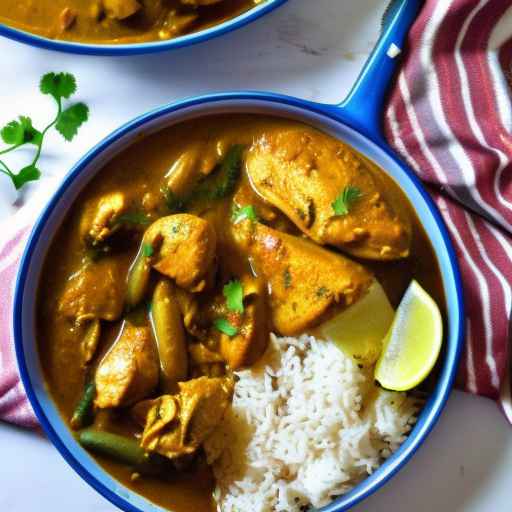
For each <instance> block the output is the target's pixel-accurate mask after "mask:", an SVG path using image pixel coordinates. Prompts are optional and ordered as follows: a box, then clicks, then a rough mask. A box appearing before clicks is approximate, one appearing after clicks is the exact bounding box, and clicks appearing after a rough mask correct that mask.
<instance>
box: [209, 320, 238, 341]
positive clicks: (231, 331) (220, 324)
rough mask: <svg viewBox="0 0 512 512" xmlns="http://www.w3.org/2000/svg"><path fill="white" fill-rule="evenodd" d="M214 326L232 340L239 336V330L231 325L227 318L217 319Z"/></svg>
mask: <svg viewBox="0 0 512 512" xmlns="http://www.w3.org/2000/svg"><path fill="white" fill-rule="evenodd" d="M213 325H214V326H215V328H216V329H217V330H218V331H220V332H222V333H224V334H226V335H228V336H229V337H230V338H232V337H233V336H236V335H237V334H238V329H237V328H236V327H235V326H234V325H231V323H230V322H229V320H228V319H227V318H224V317H223V318H217V319H216V320H215V321H214V322H213Z"/></svg>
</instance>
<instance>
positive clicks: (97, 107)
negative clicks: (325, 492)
mask: <svg viewBox="0 0 512 512" xmlns="http://www.w3.org/2000/svg"><path fill="white" fill-rule="evenodd" d="M0 1H1V0H0ZM383 4H384V2H382V0H358V1H357V2H351V1H348V0H290V2H289V4H288V5H286V6H285V7H283V8H281V9H279V10H278V11H276V12H275V13H273V14H271V15H270V16H268V17H267V18H265V19H263V20H260V21H259V22H256V23H255V24H253V25H251V26H249V27H246V28H244V29H242V30H240V31H238V32H235V33H233V34H229V35H227V36H225V37H223V38H221V39H217V40H215V41H213V42H210V43H209V44H206V45H200V46H197V47H193V48H189V49H184V50H181V51H178V52H174V53H168V54H163V55H154V56H140V57H134V58H119V59H113V58H93V57H76V56H71V55H63V54H56V53H51V52H47V51H43V50H36V49H33V48H28V47H24V46H21V45H19V44H17V43H14V42H11V41H7V40H0V62H1V63H2V70H3V76H2V79H1V80H0V99H1V109H0V123H3V122H7V121H9V120H11V119H12V118H14V117H15V116H17V115H19V114H30V115H32V116H33V118H34V119H35V120H41V121H44V120H46V119H47V118H48V116H49V115H51V113H52V105H51V102H50V101H49V100H48V99H45V98H42V97H41V96H40V95H39V94H38V92H37V83H38V80H39V77H40V76H41V75H42V74H43V73H44V72H47V71H50V70H56V71H61V70H63V71H71V72H73V73H74V74H75V75H76V76H77V79H78V82H79V86H80V92H79V98H80V99H81V100H84V101H86V102H87V103H88V104H89V106H90V108H91V121H90V122H89V123H88V124H87V125H86V126H85V127H84V128H83V130H82V131H81V133H80V135H79V137H78V138H77V139H76V140H75V141H74V142H73V143H72V144H65V143H63V142H61V141H60V140H59V137H57V136H56V135H52V137H51V138H50V140H49V141H48V142H49V143H48V145H47V146H46V149H45V152H44V154H45V156H44V158H43V160H42V161H41V165H40V167H41V168H42V169H43V170H44V172H45V174H44V178H43V179H42V180H41V181H40V182H39V183H38V184H37V185H34V186H31V187H30V188H29V189H28V190H27V191H26V192H24V193H23V194H22V195H21V196H19V197H18V196H16V194H14V193H13V191H12V190H11V189H10V187H9V186H8V183H7V181H6V180H3V179H0V220H3V221H7V222H10V221H11V219H12V216H13V215H14V214H16V212H18V211H19V209H20V208H23V205H27V204H30V203H32V202H34V201H35V200H36V198H37V197H39V198H41V197H42V198H43V199H44V198H46V197H48V194H49V193H50V192H51V190H52V189H53V188H54V187H55V185H56V184H57V183H58V182H59V180H61V179H62V177H63V175H64V174H65V173H66V172H67V170H68V169H69V168H70V166H71V165H72V164H73V163H74V162H75V161H76V160H77V159H78V157H79V156H80V155H81V154H83V152H84V151H85V150H87V149H88V148H90V147H91V146H93V145H94V144H95V143H96V142H98V141H99V140H100V138H101V137H103V136H104V135H106V134H108V133H109V132H110V131H111V130H112V129H114V128H116V127H117V126H119V124H121V123H123V122H125V121H127V120H129V119H131V118H132V117H133V116H135V115H137V114H141V113H143V112H145V111H146V110H148V109H150V108H153V107H156V106H158V105H160V104H162V103H164V102H168V101H172V100H176V99H179V98H182V97H184V96H191V95H195V94H198V93H204V92H208V91H220V90H226V89H258V90H272V91H277V92H282V93H287V94H292V95H297V96H300V97H303V98H307V99H315V100H319V101H326V102H327V101H329V102H338V101H340V100H341V99H342V98H343V96H344V95H345V94H346V93H347V92H348V89H349V87H350V84H351V83H352V82H353V80H354V78H355V76H356V74H357V72H358V70H359V68H360V66H361V64H362V62H363V61H364V59H365V57H366V56H367V54H368V52H369V50H370V49H371V47H372V46H373V44H374V42H375V40H376V38H377V34H378V29H379V22H380V15H381V11H382V9H383ZM27 157H28V155H27V154H23V153H22V154H20V155H18V156H17V158H19V159H20V163H21V160H23V159H24V158H27ZM0 178H2V177H1V176H0ZM0 453H1V459H2V460H1V463H0V509H1V510H8V511H9V512H36V511H37V512H39V511H42V510H52V511H53V512H68V511H69V510H72V511H73V512H108V511H113V510H114V507H113V506H112V505H110V504H109V503H108V502H107V501H105V500H104V499H103V498H102V497H101V496H99V495H98V494H96V493H95V492H94V491H93V490H92V489H91V488H89V487H88V486H87V485H86V484H85V483H84V482H82V481H81V480H80V478H79V477H78V476H77V475H76V474H75V473H74V472H73V471H72V470H71V469H69V468H68V467H67V465H66V463H65V462H64V461H63V459H62V458H61V457H60V455H59V454H58V453H57V451H56V450H55V449H54V448H53V447H52V446H51V445H50V443H48V441H46V439H44V438H43V437H42V436H40V435H38V434H34V433H32V432H25V431H21V430H18V429H16V428H14V427H11V426H7V425H5V424H0ZM510 468H512V430H511V429H510V427H509V426H508V425H507V424H506V423H505V421H504V420H503V418H502V417H501V415H500V413H499V411H498V409H497V408H496V407H495V405H494V404H493V403H491V402H489V401H487V400H483V399H478V398H473V397H469V396H466V395H463V394H461V393H455V394H454V395H453V397H452V398H451V400H450V402H449V405H448V408H447V410H446V413H445V415H444V416H443V418H442V420H441V422H440V424H439V426H438V427H437V428H436V430H435V431H434V433H433V434H432V436H431V437H430V438H429V439H428V441H427V443H426V444H425V445H424V446H423V448H422V449H421V450H420V451H419V453H418V454H417V456H416V457H415V458H414V459H413V460H412V462H411V463H410V464H409V465H408V466H407V467H406V468H405V469H404V470H403V471H402V472H401V473H400V474H399V475H398V476H397V477H396V478H394V479H393V480H392V481H391V482H390V483H389V484H388V485H387V486H386V487H385V488H384V489H382V490H381V491H380V492H379V493H377V494H376V495H375V496H373V497H372V498H370V499H369V500H367V501H366V502H365V503H363V504H361V505H359V506H358V507H356V508H355V509H354V511H355V512H390V511H393V512H412V511H414V512H431V511H433V510H435V511H439V512H462V511H464V512H491V511H492V512H501V511H504V512H505V511H508V510H510V496H511V491H510V489H511V483H512V476H511V474H510ZM197 512H201V511H197Z"/></svg>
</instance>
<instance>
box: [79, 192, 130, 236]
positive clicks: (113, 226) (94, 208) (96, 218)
mask: <svg viewBox="0 0 512 512" xmlns="http://www.w3.org/2000/svg"><path fill="white" fill-rule="evenodd" d="M126 210H127V201H126V197H125V194H124V193H123V192H112V193H109V194H106V195H105V196H102V197H101V198H100V199H99V200H98V199H94V200H91V201H88V202H87V203H86V205H85V208H84V214H83V216H82V218H81V220H80V235H81V238H82V240H84V241H85V242H86V243H87V244H89V245H93V246H94V245H99V244H101V243H103V242H105V240H107V239H108V238H109V237H110V236H111V235H112V234H114V233H115V232H116V231H117V230H118V229H119V227H120V224H119V223H117V222H116V220H117V219H118V218H119V217H120V216H121V215H122V214H123V213H125V212H126Z"/></svg>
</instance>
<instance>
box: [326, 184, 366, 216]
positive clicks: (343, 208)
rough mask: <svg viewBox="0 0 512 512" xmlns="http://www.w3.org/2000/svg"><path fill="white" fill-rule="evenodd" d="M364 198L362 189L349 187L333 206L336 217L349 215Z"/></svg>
mask: <svg viewBox="0 0 512 512" xmlns="http://www.w3.org/2000/svg"><path fill="white" fill-rule="evenodd" d="M362 196H363V194H362V192H361V190H360V189H358V188H357V187H352V186H351V185H347V186H346V187H345V188H344V189H343V192H342V193H341V194H340V195H339V196H338V197H337V198H336V200H335V201H334V202H333V203H332V205H331V206H332V209H333V210H334V213H335V215H340V216H343V215H347V214H348V212H349V211H350V208H351V207H352V205H353V204H354V203H355V202H356V201H357V200H358V199H361V197H362Z"/></svg>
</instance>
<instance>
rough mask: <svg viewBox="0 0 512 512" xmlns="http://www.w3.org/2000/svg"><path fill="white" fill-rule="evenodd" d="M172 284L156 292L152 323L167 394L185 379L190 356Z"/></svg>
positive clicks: (163, 284)
mask: <svg viewBox="0 0 512 512" xmlns="http://www.w3.org/2000/svg"><path fill="white" fill-rule="evenodd" d="M174 293H175V288H174V285H173V284H172V283H171V282H170V281H166V280H161V281H160V282H159V283H158V284H157V285H156V287H155V291H154V293H153V302H152V304H153V307H152V308H151V320H152V322H151V323H152V326H153V332H154V335H155V339H156V344H157V348H158V356H159V358H160V378H161V382H162V385H163V388H164V390H165V391H171V390H173V389H174V387H176V384H177V383H178V382H179V381H182V380H186V378H187V373H188V354H187V345H186V339H185V330H184V328H183V320H182V317H181V312H180V307H179V305H178V302H177V300H176V297H175V295H174Z"/></svg>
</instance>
